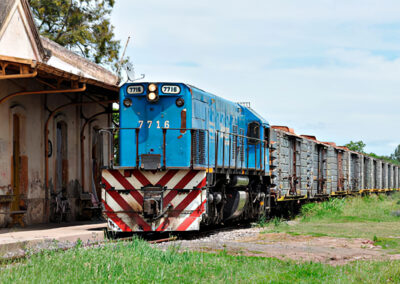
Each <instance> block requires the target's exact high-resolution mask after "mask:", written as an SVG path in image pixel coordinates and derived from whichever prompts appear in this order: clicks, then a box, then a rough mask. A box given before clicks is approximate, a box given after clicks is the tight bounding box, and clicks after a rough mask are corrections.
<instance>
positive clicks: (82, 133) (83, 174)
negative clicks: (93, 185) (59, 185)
mask: <svg viewBox="0 0 400 284" xmlns="http://www.w3.org/2000/svg"><path fill="white" fill-rule="evenodd" d="M111 113H116V112H115V111H102V112H99V113H96V114H94V115H92V116H91V117H89V118H88V119H87V120H86V121H85V123H84V124H83V126H82V129H81V137H80V138H81V183H82V189H83V188H84V186H85V166H84V164H85V151H84V149H83V148H84V147H85V145H84V144H85V136H84V133H85V128H86V126H87V125H88V124H89V123H90V122H92V121H93V120H94V119H95V118H96V117H97V116H100V115H103V114H111Z"/></svg>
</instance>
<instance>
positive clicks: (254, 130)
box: [247, 121, 260, 145]
mask: <svg viewBox="0 0 400 284" xmlns="http://www.w3.org/2000/svg"><path fill="white" fill-rule="evenodd" d="M247 136H248V137H250V138H249V139H248V143H249V144H253V145H255V144H258V143H260V141H259V140H257V139H260V124H259V123H258V122H256V121H253V122H250V123H249V126H248V129H247ZM251 138H255V139H251Z"/></svg>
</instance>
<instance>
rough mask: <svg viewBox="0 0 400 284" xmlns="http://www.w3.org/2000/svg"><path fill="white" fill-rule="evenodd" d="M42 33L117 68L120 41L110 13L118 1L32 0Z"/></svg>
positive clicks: (33, 9) (85, 55)
mask: <svg viewBox="0 0 400 284" xmlns="http://www.w3.org/2000/svg"><path fill="white" fill-rule="evenodd" d="M28 2H29V4H30V6H31V7H32V12H33V15H34V18H35V21H36V24H37V27H38V30H39V32H40V34H41V35H43V36H45V37H47V38H49V39H51V40H53V41H55V42H57V43H58V44H60V45H62V46H64V47H66V48H68V49H70V50H73V51H75V52H78V53H80V54H82V56H84V57H86V58H88V59H90V60H92V61H94V62H95V63H97V64H103V65H106V66H110V67H111V68H113V69H114V70H116V66H117V64H118V58H119V50H120V47H121V46H120V41H119V40H116V39H115V38H114V27H113V25H111V22H110V14H111V11H112V8H113V7H114V3H115V0H28Z"/></svg>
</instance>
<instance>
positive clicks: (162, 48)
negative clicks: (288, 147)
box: [111, 0, 400, 155]
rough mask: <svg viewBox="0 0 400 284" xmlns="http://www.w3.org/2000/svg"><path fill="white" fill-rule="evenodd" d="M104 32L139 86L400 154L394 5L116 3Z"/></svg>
mask: <svg viewBox="0 0 400 284" xmlns="http://www.w3.org/2000/svg"><path fill="white" fill-rule="evenodd" d="M111 22H112V24H113V25H114V26H115V35H116V38H117V39H120V40H121V44H122V45H125V42H126V39H127V38H128V36H130V37H131V41H130V42H129V45H128V47H127V51H126V55H127V56H129V57H130V59H131V61H132V62H133V64H134V66H135V71H136V74H137V76H139V75H140V74H142V73H143V74H145V75H146V77H145V80H144V81H176V82H184V83H189V84H192V85H194V86H196V87H199V88H201V89H203V90H205V91H208V92H211V93H213V94H215V95H218V96H221V97H224V98H226V99H229V100H231V101H235V102H239V101H240V102H241V101H248V102H251V106H252V108H253V109H255V110H256V111H257V112H258V113H259V114H260V115H262V116H263V117H264V118H266V119H267V120H268V121H269V123H270V124H271V125H286V126H289V127H291V128H294V130H295V132H296V133H297V134H309V135H315V136H316V137H317V139H318V140H320V141H333V142H336V143H337V144H338V145H344V144H346V143H348V142H349V141H350V140H353V141H359V140H362V141H364V143H366V144H367V146H366V151H367V152H374V153H376V154H379V155H389V154H391V153H393V152H394V149H395V148H396V146H397V145H398V144H400V127H399V124H400V80H399V79H400V76H399V75H400V1H398V0H379V1H376V0H375V1H370V0H315V1H314V0H303V1H299V0H291V1H289V0H286V1H285V0H279V1H276V0H275V1H272V0H247V1H236V0H229V1H228V0H214V1H201V0H197V1H190V0H186V1H183V0H169V1H165V0H146V1H143V0H142V1H139V0H119V1H116V5H115V7H114V10H113V14H112V18H111Z"/></svg>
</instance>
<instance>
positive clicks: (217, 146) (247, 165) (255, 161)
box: [215, 130, 268, 171]
mask: <svg viewBox="0 0 400 284" xmlns="http://www.w3.org/2000/svg"><path fill="white" fill-rule="evenodd" d="M218 133H222V134H224V135H223V138H222V141H223V145H224V146H223V147H222V149H223V150H222V167H223V168H224V166H225V135H228V136H229V159H228V161H229V164H228V168H229V169H230V168H231V165H230V163H231V143H232V140H231V135H232V136H234V137H235V138H236V139H237V138H238V137H239V138H246V139H252V140H255V141H258V142H261V143H258V144H260V168H259V169H260V170H261V171H262V170H263V169H264V170H265V168H266V167H265V162H266V161H265V160H266V159H265V148H266V146H267V144H268V142H267V141H265V139H260V138H254V137H250V136H245V135H241V134H238V133H231V132H226V131H222V130H216V134H217V135H216V143H215V148H216V150H215V166H216V167H217V166H218V150H219V137H218ZM258 144H255V145H254V163H255V165H254V169H255V170H257V169H258V163H257V150H258V146H257V145H258ZM236 145H237V142H236ZM242 146H244V145H242ZM262 149H264V156H262V152H263V150H262ZM236 151H237V150H235V152H236ZM263 160H264V167H263ZM246 167H247V170H249V145H248V143H247V147H246ZM235 169H237V155H236V157H235ZM241 169H243V161H241Z"/></svg>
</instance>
